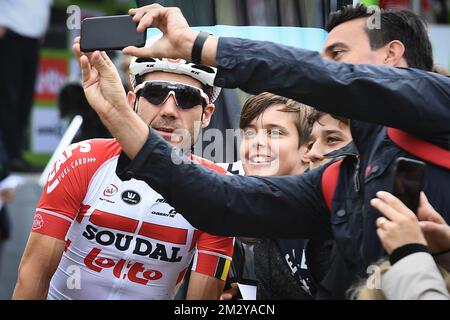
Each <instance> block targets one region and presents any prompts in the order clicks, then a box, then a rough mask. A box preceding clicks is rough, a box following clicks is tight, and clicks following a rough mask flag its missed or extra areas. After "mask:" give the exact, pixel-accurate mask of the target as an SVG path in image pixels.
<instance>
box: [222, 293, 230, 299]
mask: <svg viewBox="0 0 450 320" xmlns="http://www.w3.org/2000/svg"><path fill="white" fill-rule="evenodd" d="M232 298H233V296H232V295H231V294H230V293H222V295H221V296H220V300H231V299H232Z"/></svg>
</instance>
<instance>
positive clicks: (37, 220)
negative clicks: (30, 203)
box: [32, 213, 44, 230]
mask: <svg viewBox="0 0 450 320" xmlns="http://www.w3.org/2000/svg"><path fill="white" fill-rule="evenodd" d="M43 226H44V219H43V218H42V216H41V215H40V214H39V213H37V214H36V215H35V216H34V220H33V227H32V229H33V230H39V229H41V228H42V227H43Z"/></svg>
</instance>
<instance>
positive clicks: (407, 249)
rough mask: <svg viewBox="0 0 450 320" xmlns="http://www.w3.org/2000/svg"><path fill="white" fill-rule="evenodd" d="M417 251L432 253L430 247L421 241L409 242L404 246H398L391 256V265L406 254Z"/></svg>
mask: <svg viewBox="0 0 450 320" xmlns="http://www.w3.org/2000/svg"><path fill="white" fill-rule="evenodd" d="M417 252H426V253H430V251H429V250H428V247H427V246H425V245H424V244H421V243H409V244H406V245H404V246H401V247H398V248H397V249H395V250H394V251H392V253H391V254H390V256H389V261H390V263H391V265H392V266H393V265H394V264H395V263H397V262H398V261H400V260H401V259H403V258H404V257H406V256H409V255H410V254H413V253H417Z"/></svg>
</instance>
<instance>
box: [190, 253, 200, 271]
mask: <svg viewBox="0 0 450 320" xmlns="http://www.w3.org/2000/svg"><path fill="white" fill-rule="evenodd" d="M197 259H198V253H195V255H194V261H193V262H192V268H191V270H194V271H195V269H197Z"/></svg>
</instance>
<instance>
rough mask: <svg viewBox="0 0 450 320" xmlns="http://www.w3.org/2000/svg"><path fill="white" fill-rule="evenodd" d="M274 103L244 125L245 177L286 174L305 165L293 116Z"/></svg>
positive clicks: (303, 148)
mask: <svg viewBox="0 0 450 320" xmlns="http://www.w3.org/2000/svg"><path fill="white" fill-rule="evenodd" d="M281 108H283V105H279V104H277V105H273V106H271V107H269V108H268V109H266V110H265V111H264V112H263V113H262V114H261V115H259V117H257V118H255V119H253V121H252V122H251V123H250V124H249V125H248V126H247V127H246V128H243V131H244V137H243V139H242V144H241V159H242V164H243V167H244V170H245V174H246V175H248V176H287V175H294V174H300V173H302V172H304V171H305V170H306V169H307V167H308V163H307V159H306V158H305V157H304V155H305V152H306V145H304V146H299V141H300V137H299V133H298V131H297V128H296V126H295V120H296V115H295V114H293V113H292V112H283V111H279V110H280V109H281Z"/></svg>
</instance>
